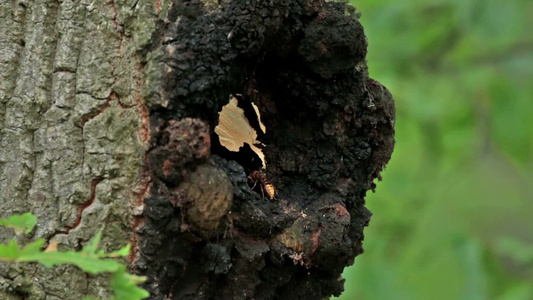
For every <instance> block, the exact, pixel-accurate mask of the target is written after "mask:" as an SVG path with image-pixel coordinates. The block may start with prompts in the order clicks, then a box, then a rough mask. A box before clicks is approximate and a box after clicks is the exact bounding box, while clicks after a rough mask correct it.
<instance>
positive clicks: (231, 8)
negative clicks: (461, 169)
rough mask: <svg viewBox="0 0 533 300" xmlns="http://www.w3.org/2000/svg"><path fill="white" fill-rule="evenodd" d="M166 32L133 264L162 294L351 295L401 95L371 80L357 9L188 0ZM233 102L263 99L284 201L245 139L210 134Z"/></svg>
mask: <svg viewBox="0 0 533 300" xmlns="http://www.w3.org/2000/svg"><path fill="white" fill-rule="evenodd" d="M157 39H158V40H157V42H156V43H155V47H156V50H154V51H152V52H150V53H149V55H148V57H149V59H148V65H147V68H146V69H145V72H146V73H145V74H146V76H147V77H146V78H145V79H146V81H145V82H151V83H150V84H145V85H144V87H145V88H146V89H144V94H143V95H144V99H146V100H147V102H148V103H149V110H150V121H151V126H152V127H151V128H152V132H153V135H152V140H151V149H150V150H149V154H148V160H149V164H150V170H151V172H152V175H153V176H152V179H153V181H152V183H153V185H152V187H151V190H150V193H149V197H148V198H147V199H145V219H144V223H143V225H142V226H140V227H139V230H138V235H137V236H138V239H139V259H138V260H137V261H136V267H137V270H138V271H139V272H141V273H143V274H146V275H148V276H149V278H150V280H149V281H148V283H147V284H146V287H147V288H148V289H149V290H150V292H151V293H152V298H153V299H324V298H327V297H329V296H330V295H339V294H340V293H341V291H342V290H343V281H342V280H341V279H340V275H341V273H342V271H343V269H344V267H345V266H347V265H349V264H351V263H352V262H353V259H354V257H355V256H356V255H358V254H360V253H362V251H363V250H362V244H361V243H362V240H363V228H364V227H365V226H366V225H367V224H368V222H369V219H370V215H371V214H370V212H369V211H368V210H367V209H366V208H365V207H364V196H365V193H366V192H367V191H368V190H369V189H373V188H374V183H373V180H374V179H376V178H378V177H379V172H380V171H381V170H382V169H383V167H384V166H385V164H386V163H387V162H388V160H389V159H390V156H391V153H392V149H393V146H394V139H393V134H394V103H393V101H392V97H391V95H390V94H389V92H388V91H387V90H386V89H385V88H384V87H383V86H381V85H380V84H379V83H378V82H376V81H374V80H372V79H369V78H368V73H367V70H366V61H365V55H366V46H367V44H366V38H365V35H364V33H363V28H362V26H361V24H360V23H359V21H358V20H357V17H356V16H355V15H354V14H352V13H350V12H349V11H347V7H346V6H345V5H344V4H340V3H333V2H329V3H325V2H324V1H319V0H316V1H313V0H288V1H280V0H278V1H276V0H271V1H267V0H261V1H259V0H258V1H252V0H250V1H229V0H228V1H220V3H219V5H218V6H210V7H206V6H204V5H202V3H201V2H199V1H176V2H174V3H173V4H172V5H171V7H170V10H169V13H168V14H167V18H166V19H165V23H164V27H163V29H162V30H161V32H160V34H159V35H158V36H157ZM152 83H158V85H154V84H152ZM230 95H242V96H239V98H240V101H239V105H242V107H243V109H244V110H245V111H246V110H247V109H246V106H247V103H248V105H249V103H250V102H254V103H255V104H257V105H258V106H259V109H260V112H261V119H262V120H263V122H264V123H265V125H266V128H267V133H266V134H264V135H262V134H260V135H259V140H261V141H262V142H264V143H265V147H264V152H265V155H266V159H267V168H266V174H267V178H269V179H270V181H271V182H272V183H273V184H274V186H275V187H276V188H277V191H278V192H277V196H276V198H275V199H272V200H271V199H268V197H264V196H262V195H261V192H260V191H259V190H258V189H253V190H252V183H250V182H249V181H248V180H247V176H248V175H249V174H250V173H251V172H253V171H256V170H258V169H259V168H260V163H259V161H258V160H257V158H256V157H254V155H253V154H252V152H251V151H250V150H249V148H248V149H243V150H242V151H240V152H239V153H232V152H229V151H227V150H225V149H224V148H223V147H221V145H220V143H219V141H218V137H217V135H216V134H213V130H214V128H215V126H216V125H217V122H218V112H219V111H220V110H221V108H222V106H223V105H225V104H227V103H228V100H229V97H230ZM248 111H249V109H248ZM248 115H249V116H250V114H248ZM251 115H252V116H253V114H251ZM251 120H252V122H251V123H255V126H256V127H257V120H255V121H254V118H251ZM252 125H254V124H252ZM208 133H209V134H208ZM245 148H246V147H245ZM229 183H231V185H232V186H233V189H232V190H230V189H228V188H227V187H228V186H229V185H230V184H229ZM228 206H229V207H230V210H229V212H227V213H226V211H227V210H226V208H227V207H228ZM217 225H218V226H217Z"/></svg>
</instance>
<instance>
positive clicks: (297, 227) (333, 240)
mask: <svg viewBox="0 0 533 300" xmlns="http://www.w3.org/2000/svg"><path fill="white" fill-rule="evenodd" d="M350 221H351V217H350V213H349V212H348V210H347V209H346V207H345V206H344V205H343V204H341V203H340V202H339V201H338V199H335V197H334V196H328V195H326V196H324V197H323V198H321V200H319V201H317V202H316V203H313V204H311V205H310V206H308V207H307V208H305V209H304V210H302V211H301V213H300V216H299V217H298V218H297V219H296V221H294V223H293V224H292V226H290V227H289V228H287V229H286V230H285V231H284V232H283V233H282V234H280V235H278V236H276V237H275V240H276V241H278V242H280V243H281V244H282V245H283V246H284V247H285V248H286V251H287V255H288V256H289V257H290V258H291V259H292V260H293V262H294V264H300V265H302V266H304V267H306V268H310V267H313V266H316V265H317V264H318V265H320V266H324V264H326V265H327V263H328V262H331V261H337V260H339V259H341V258H346V259H349V257H351V256H353V250H352V244H353V242H352V241H351V240H350V239H349V238H348V235H347V232H348V231H349V227H350Z"/></svg>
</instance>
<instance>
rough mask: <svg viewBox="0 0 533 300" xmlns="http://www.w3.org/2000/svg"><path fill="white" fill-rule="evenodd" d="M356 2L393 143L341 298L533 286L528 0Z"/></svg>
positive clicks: (494, 292) (468, 294)
mask: <svg viewBox="0 0 533 300" xmlns="http://www.w3.org/2000/svg"><path fill="white" fill-rule="evenodd" d="M351 2H352V4H353V5H354V6H356V7H357V10H358V11H359V12H361V13H362V17H361V22H362V24H363V26H364V27H365V32H366V34H367V37H368V41H369V51H368V57H367V58H368V65H369V68H370V76H371V77H372V78H375V79H377V80H379V81H380V82H381V83H383V84H384V85H385V86H387V87H388V88H389V90H390V91H391V92H392V94H393V95H394V97H395V100H396V107H397V123H396V140H397V145H396V149H395V152H394V154H393V157H392V160H391V162H390V164H389V165H388V167H387V170H386V171H385V172H384V173H383V178H384V179H383V180H384V181H383V182H380V183H379V184H378V188H377V192H376V194H369V195H368V197H367V204H368V207H369V208H370V210H372V212H373V213H374V216H373V217H372V221H371V222H370V227H369V228H368V229H366V230H365V236H366V238H365V243H364V247H365V251H366V252H365V254H363V255H362V256H360V257H357V258H356V260H355V265H354V266H353V267H350V268H347V269H346V271H345V273H344V275H345V278H346V280H347V282H346V292H345V293H344V294H343V295H342V296H341V297H340V298H339V299H342V300H348V299H349V300H353V299H474V300H475V299H502V300H503V299H505V300H511V299H513V300H514V299H524V300H525V299H533V217H532V213H533V187H532V186H533V185H532V180H531V179H532V178H533V155H532V153H533V117H532V116H531V114H532V112H533V101H532V100H533V51H532V50H533V34H532V31H531V30H532V29H533V21H532V20H533V18H532V17H531V16H533V2H531V1H528V0H510V1H499V0H431V1H417V0H404V1H394V0H352V1H351Z"/></svg>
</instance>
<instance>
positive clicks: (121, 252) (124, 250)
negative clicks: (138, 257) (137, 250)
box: [105, 244, 131, 257]
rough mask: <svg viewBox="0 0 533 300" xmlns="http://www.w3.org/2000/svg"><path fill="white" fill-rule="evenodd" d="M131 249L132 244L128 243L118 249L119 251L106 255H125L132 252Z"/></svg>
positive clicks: (106, 255)
mask: <svg viewBox="0 0 533 300" xmlns="http://www.w3.org/2000/svg"><path fill="white" fill-rule="evenodd" d="M130 249H131V245H130V244H127V245H126V246H124V247H122V248H121V249H118V250H117V251H113V252H111V253H108V254H105V257H124V256H127V255H128V254H130Z"/></svg>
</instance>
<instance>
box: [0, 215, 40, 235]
mask: <svg viewBox="0 0 533 300" xmlns="http://www.w3.org/2000/svg"><path fill="white" fill-rule="evenodd" d="M35 224H37V217H35V216H34V215H33V214H32V213H29V212H27V213H25V214H22V215H14V216H11V217H9V218H6V219H2V220H0V226H5V227H8V228H13V229H14V230H15V233H16V234H22V232H24V233H25V234H28V233H30V232H31V231H32V230H33V227H35ZM24 230H25V231H24Z"/></svg>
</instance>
